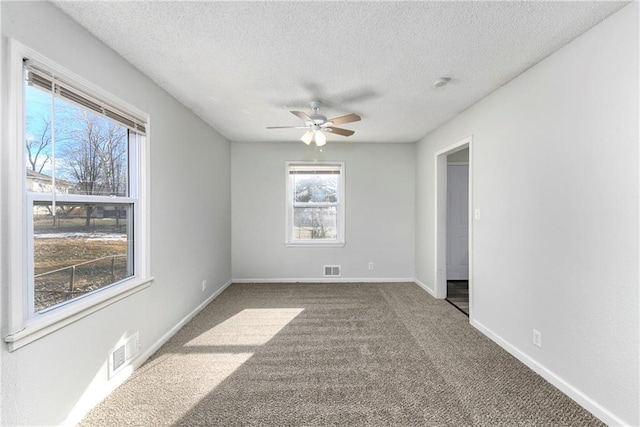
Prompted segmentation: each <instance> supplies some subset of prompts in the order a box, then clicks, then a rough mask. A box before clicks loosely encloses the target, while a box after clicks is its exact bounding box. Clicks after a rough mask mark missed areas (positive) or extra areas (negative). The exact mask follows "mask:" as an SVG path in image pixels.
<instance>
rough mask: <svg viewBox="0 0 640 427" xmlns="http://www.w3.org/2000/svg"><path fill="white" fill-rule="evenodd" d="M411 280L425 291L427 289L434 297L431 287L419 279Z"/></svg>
mask: <svg viewBox="0 0 640 427" xmlns="http://www.w3.org/2000/svg"><path fill="white" fill-rule="evenodd" d="M413 281H414V282H415V283H416V285H418V286H420V287H421V288H422V289H424V290H425V291H427V293H428V294H429V295H431V296H432V297H434V298H435V297H436V293H435V291H434V290H433V289H431V288H430V287H429V286H427V285H425V284H424V283H422V282H421V281H420V280H418V279H413Z"/></svg>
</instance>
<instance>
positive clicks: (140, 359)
mask: <svg viewBox="0 0 640 427" xmlns="http://www.w3.org/2000/svg"><path fill="white" fill-rule="evenodd" d="M232 283H233V281H232V280H229V281H228V282H227V283H225V284H224V285H222V286H221V287H220V289H218V290H217V291H215V292H214V293H213V294H212V295H211V296H210V297H209V298H207V299H206V300H204V301H203V302H202V303H201V304H200V305H199V306H197V307H196V308H195V309H193V311H191V313H189V314H187V315H186V316H185V317H184V318H183V319H182V320H180V321H179V322H178V323H176V324H175V326H174V327H173V328H171V329H169V331H167V333H165V334H164V335H163V336H162V337H160V339H159V340H158V341H156V342H155V343H154V344H153V345H152V346H151V347H149V349H147V351H145V352H144V353H143V354H141V355H140V356H139V357H138V358H136V359H135V360H134V362H133V363H132V365H133V369H134V370H135V369H138V368H139V367H140V366H142V364H143V363H144V362H146V361H147V359H148V358H150V357H151V356H152V355H153V353H155V352H156V351H158V350H159V349H160V347H162V346H163V344H164V343H166V342H167V341H169V339H171V337H172V336H174V335H175V334H176V333H177V332H178V331H179V330H180V329H182V327H183V326H184V325H186V324H187V323H189V321H190V320H191V319H193V318H194V317H196V315H197V314H198V313H200V312H201V311H202V310H203V309H204V308H205V307H206V306H208V305H209V304H210V303H211V301H213V300H214V299H216V298H217V297H218V295H220V294H221V293H222V292H223V291H224V290H225V289H227V288H228V287H229V285H231V284H232Z"/></svg>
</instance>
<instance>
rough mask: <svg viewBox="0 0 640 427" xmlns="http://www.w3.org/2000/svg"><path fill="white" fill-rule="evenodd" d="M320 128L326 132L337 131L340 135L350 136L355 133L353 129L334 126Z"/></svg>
mask: <svg viewBox="0 0 640 427" xmlns="http://www.w3.org/2000/svg"><path fill="white" fill-rule="evenodd" d="M322 130H326V131H327V132H331V133H337V134H338V135H342V136H351V135H353V134H354V133H355V132H354V131H352V130H349V129H342V128H334V127H326V128H324V129H322Z"/></svg>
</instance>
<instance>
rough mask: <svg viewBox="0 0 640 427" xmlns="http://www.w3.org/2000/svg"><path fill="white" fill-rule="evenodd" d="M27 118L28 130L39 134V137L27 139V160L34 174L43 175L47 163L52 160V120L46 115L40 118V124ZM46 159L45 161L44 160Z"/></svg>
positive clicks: (34, 136)
mask: <svg viewBox="0 0 640 427" xmlns="http://www.w3.org/2000/svg"><path fill="white" fill-rule="evenodd" d="M40 121H41V122H42V123H34V120H31V119H30V118H27V129H29V130H31V131H35V132H37V135H33V136H32V137H27V138H26V145H27V147H26V148H27V158H28V160H29V166H30V167H31V170H32V171H34V172H38V173H42V169H44V167H45V165H46V164H47V162H49V161H50V160H51V152H50V151H49V150H50V147H51V118H50V117H46V116H44V115H42V116H40V117H39V120H38V122H40ZM42 158H44V160H42Z"/></svg>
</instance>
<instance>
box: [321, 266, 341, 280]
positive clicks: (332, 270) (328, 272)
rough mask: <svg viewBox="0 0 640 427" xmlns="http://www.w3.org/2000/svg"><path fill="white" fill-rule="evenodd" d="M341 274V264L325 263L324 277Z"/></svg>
mask: <svg viewBox="0 0 640 427" xmlns="http://www.w3.org/2000/svg"><path fill="white" fill-rule="evenodd" d="M339 276H340V266H339V265H325V266H324V277H339Z"/></svg>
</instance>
